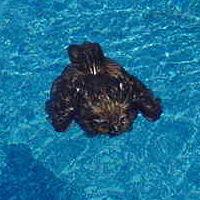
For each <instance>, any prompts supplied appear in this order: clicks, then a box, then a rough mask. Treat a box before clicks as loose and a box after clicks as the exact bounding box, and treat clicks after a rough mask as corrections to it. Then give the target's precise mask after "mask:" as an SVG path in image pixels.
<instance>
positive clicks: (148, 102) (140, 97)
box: [129, 75, 162, 121]
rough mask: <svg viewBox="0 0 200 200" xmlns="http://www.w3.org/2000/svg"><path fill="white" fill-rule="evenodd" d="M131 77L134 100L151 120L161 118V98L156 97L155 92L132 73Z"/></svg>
mask: <svg viewBox="0 0 200 200" xmlns="http://www.w3.org/2000/svg"><path fill="white" fill-rule="evenodd" d="M129 77H130V82H131V85H132V88H133V96H132V97H133V102H134V104H135V105H136V107H137V108H138V110H139V111H140V112H141V113H142V115H143V116H144V117H146V118H147V119H148V120H149V121H155V120H157V119H159V117H160V115H161V113H162V107H161V100H160V99H159V98H156V97H154V95H153V92H152V91H151V90H149V89H148V88H147V87H146V86H145V85H144V84H143V83H142V82H141V81H140V80H138V79H137V78H136V77H134V76H131V75H129Z"/></svg>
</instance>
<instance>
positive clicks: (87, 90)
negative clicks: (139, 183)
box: [46, 42, 162, 136]
mask: <svg viewBox="0 0 200 200" xmlns="http://www.w3.org/2000/svg"><path fill="white" fill-rule="evenodd" d="M68 54H69V59H70V64H69V66H68V67H66V68H65V70H64V71H63V72H62V74H61V75H60V76H59V77H58V78H57V79H56V80H55V81H54V82H53V85H52V88H51V94H50V99H49V100H48V101H47V102H46V112H47V114H48V116H49V117H48V118H49V119H50V121H51V123H52V125H53V127H54V129H55V130H56V131H59V132H62V131H66V130H67V128H68V127H69V125H70V123H71V122H72V120H74V121H76V122H77V123H78V124H79V125H80V126H81V127H82V128H83V129H84V130H85V132H86V133H88V134H90V135H96V134H108V135H110V136H116V135H119V134H121V133H123V132H125V131H128V130H131V129H132V124H133V121H134V119H135V118H136V117H137V114H138V113H139V112H141V113H142V115H143V116H144V117H146V118H147V119H148V120H149V121H155V120H157V119H158V118H159V117H160V115H161V113H162V108H161V105H160V100H159V99H158V98H155V97H154V96H153V93H152V92H151V91H150V90H149V89H147V88H146V86H145V85H144V84H143V83H142V82H141V81H140V80H138V79H137V78H136V77H134V76H132V75H130V74H128V73H127V72H126V71H125V69H123V68H122V67H121V66H119V65H118V64H117V63H116V62H115V61H113V60H111V59H109V58H107V57H106V56H104V54H103V52H102V49H101V47H100V45H99V44H98V43H90V42H85V43H83V44H81V45H70V46H69V47H68Z"/></svg>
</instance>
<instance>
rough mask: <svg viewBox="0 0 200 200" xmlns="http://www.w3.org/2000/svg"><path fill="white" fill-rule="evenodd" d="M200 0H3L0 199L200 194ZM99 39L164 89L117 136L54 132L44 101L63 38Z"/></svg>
mask: <svg viewBox="0 0 200 200" xmlns="http://www.w3.org/2000/svg"><path fill="white" fill-rule="evenodd" d="M199 10H200V2H199V1H198V0H190V1H189V0H185V1H184V2H183V1H181V0H159V1H157V0H155V1H150V0H146V1H145V0H135V1H131V0H124V1H119V0H112V1H108V0H100V1H96V2H95V1H94V2H93V1H89V0H88V1H86V0H82V1H72V0H68V1H67V0H49V1H43V0H28V1H25V0H17V1H14V0H2V1H1V3H0V18H1V20H0V40H1V42H0V55H1V56H0V69H1V70H0V73H1V79H0V96H1V98H0V172H1V174H0V199H2V200H8V199H9V200H11V199H12V200H13V199H17V200H18V199H21V200H27V199H28V200H29V199H38V200H42V199H55V200H57V199H63V200H66V199H73V200H79V199H80V200H83V199H86V200H179V199H180V200H184V199H185V200H198V199H200V132H199V128H200V123H199V120H200V103H199V102H200V95H199V94H200V80H199V77H200V11H199ZM86 40H87V41H93V42H99V43H100V44H101V45H102V48H103V49H104V51H105V53H106V55H108V56H109V57H111V58H113V59H115V60H116V61H118V62H119V63H120V64H121V65H123V66H124V67H125V68H126V70H127V71H128V72H129V73H131V74H133V75H135V76H137V77H138V78H140V79H141V80H142V81H143V82H144V83H145V84H146V85H147V86H148V87H149V88H151V89H152V90H153V91H154V92H155V93H156V95H157V96H159V97H161V99H162V105H163V109H164V113H163V115H162V116H161V118H160V120H158V121H156V122H155V123H150V122H148V121H146V120H145V119H144V118H142V117H138V118H137V120H136V121H135V122H134V125H133V131H131V132H129V133H125V134H123V135H121V136H119V137H115V138H109V137H105V136H99V137H95V138H87V137H86V136H85V135H84V132H83V131H82V130H81V129H80V127H78V126H77V125H76V124H73V125H72V127H71V128H70V130H69V131H68V132H66V133H56V132H54V131H53V129H52V127H51V126H50V124H49V123H48V122H47V120H46V115H45V112H44V103H45V101H46V99H47V98H48V95H49V91H50V85H51V83H52V81H53V80H54V79H55V78H56V77H57V76H58V75H59V74H60V73H61V71H62V70H63V68H64V67H65V66H66V65H67V63H68V58H67V56H66V52H65V47H67V46H68V45H69V44H72V43H82V42H83V41H86Z"/></svg>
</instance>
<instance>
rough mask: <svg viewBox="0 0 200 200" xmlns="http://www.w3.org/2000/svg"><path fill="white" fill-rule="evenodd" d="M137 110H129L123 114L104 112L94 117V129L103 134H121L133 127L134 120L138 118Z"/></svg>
mask: <svg viewBox="0 0 200 200" xmlns="http://www.w3.org/2000/svg"><path fill="white" fill-rule="evenodd" d="M136 116H137V112H127V113H122V114H121V115H106V114H102V115H99V116H96V117H95V118H94V119H93V122H92V123H93V124H94V130H95V131H96V132H99V133H102V134H109V135H111V136H116V135H119V134H121V133H123V132H125V131H128V130H131V129H132V123H133V120H134V119H135V118H136Z"/></svg>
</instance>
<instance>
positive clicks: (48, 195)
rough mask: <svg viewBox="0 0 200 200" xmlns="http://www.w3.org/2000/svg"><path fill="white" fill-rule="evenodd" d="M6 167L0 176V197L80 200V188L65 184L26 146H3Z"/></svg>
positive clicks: (9, 199) (4, 198)
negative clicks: (34, 156) (35, 157)
mask: <svg viewBox="0 0 200 200" xmlns="http://www.w3.org/2000/svg"><path fill="white" fill-rule="evenodd" d="M4 151H5V153H6V167H5V168H4V169H3V171H2V174H1V176H0V200H11V199H12V200H46V199H52V200H74V199H76V200H79V199H80V200H82V199H86V198H85V194H84V192H83V190H82V189H81V188H77V187H76V186H75V185H72V184H70V183H65V182H63V181H61V180H60V179H58V178H56V177H55V176H54V174H53V173H52V172H51V171H50V170H48V169H46V168H45V167H44V166H43V165H42V164H41V163H39V162H38V161H37V160H35V159H34V158H33V156H32V154H31V150H30V149H29V147H28V146H27V145H24V144H19V145H8V146H5V147H4Z"/></svg>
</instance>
